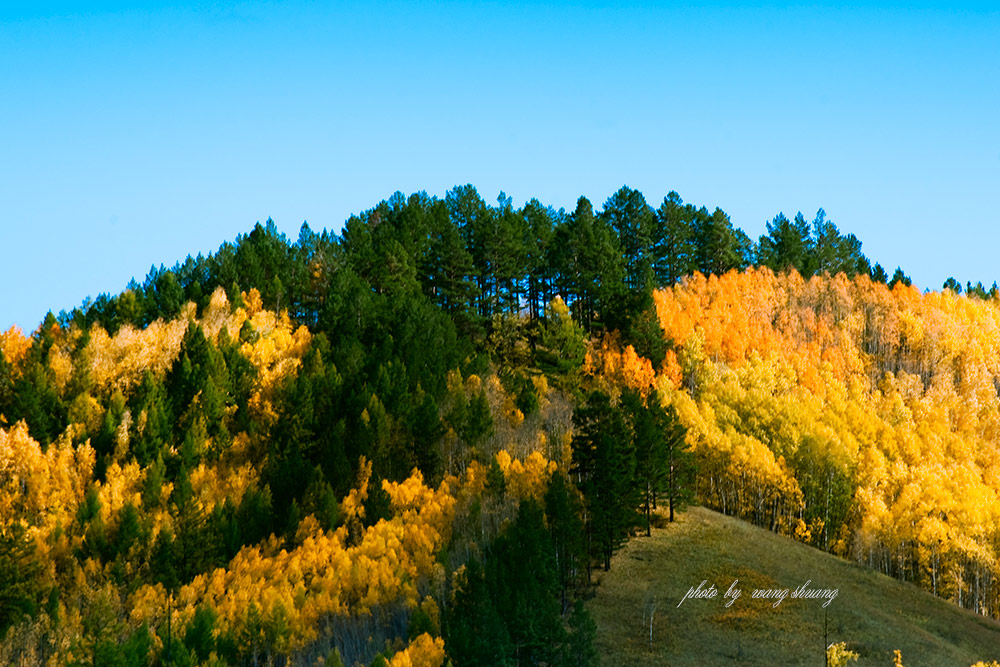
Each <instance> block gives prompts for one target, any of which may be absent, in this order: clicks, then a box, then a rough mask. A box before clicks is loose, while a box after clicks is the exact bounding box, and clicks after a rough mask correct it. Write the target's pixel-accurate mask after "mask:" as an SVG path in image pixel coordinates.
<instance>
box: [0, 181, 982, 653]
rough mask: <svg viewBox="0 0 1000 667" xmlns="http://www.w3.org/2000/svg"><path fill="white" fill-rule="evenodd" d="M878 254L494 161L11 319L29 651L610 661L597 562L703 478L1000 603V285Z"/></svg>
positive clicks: (5, 391) (3, 399)
mask: <svg viewBox="0 0 1000 667" xmlns="http://www.w3.org/2000/svg"><path fill="white" fill-rule="evenodd" d="M860 248H861V246H860V242H859V241H858V240H857V239H856V238H855V237H854V236H853V235H847V236H844V235H842V234H841V233H840V232H839V231H838V230H837V228H836V227H835V226H834V225H832V223H830V222H829V221H827V220H826V218H825V215H824V214H823V212H822V211H820V212H819V214H818V215H817V216H816V218H815V220H814V221H813V222H812V223H808V222H806V220H805V218H804V217H803V216H802V215H801V214H800V215H798V216H796V217H795V219H794V220H793V221H789V220H787V219H786V218H785V217H784V216H783V215H779V216H777V217H776V218H775V219H774V221H773V222H772V223H771V224H770V225H768V233H767V235H765V236H764V237H762V238H761V239H760V240H759V241H758V242H754V241H752V240H751V239H749V238H748V237H747V235H746V234H744V233H743V232H742V231H741V230H739V229H738V228H735V227H734V226H733V225H732V224H731V222H730V220H729V217H728V216H727V215H726V214H725V213H724V212H723V211H722V210H721V209H718V208H716V209H714V211H712V212H709V210H708V208H706V207H695V206H693V205H690V204H685V203H684V202H683V201H682V200H681V199H680V197H679V196H678V195H677V194H676V193H670V194H669V195H667V196H666V197H665V198H664V200H663V202H662V203H661V204H660V205H659V206H658V207H657V208H654V207H652V206H650V205H649V204H647V202H646V200H645V199H644V197H643V196H642V194H641V193H639V192H637V191H635V190H632V189H630V188H627V187H624V188H622V189H621V190H619V191H618V192H616V193H615V194H614V195H612V196H611V197H610V198H609V199H608V200H607V201H606V202H605V204H604V206H603V208H602V209H601V210H599V211H595V209H594V207H593V205H592V204H591V203H590V202H589V201H588V200H587V199H586V198H582V197H581V198H580V200H579V201H578V202H577V204H576V206H575V208H574V210H573V211H572V212H569V213H568V212H566V211H564V210H558V211H557V210H555V209H553V208H552V207H546V206H545V205H543V204H541V203H540V202H538V201H537V200H531V201H529V202H528V203H527V204H525V205H524V206H523V207H521V208H520V209H515V208H514V207H513V205H512V202H511V200H510V198H508V197H506V195H503V194H502V193H501V195H500V197H499V198H498V200H497V202H496V204H495V205H487V204H486V203H485V202H484V201H483V200H482V198H481V197H480V196H479V195H478V193H477V192H476V190H475V189H474V188H473V187H472V186H462V187H457V188H454V189H453V190H451V191H450V192H449V193H448V194H447V196H446V197H445V198H444V199H437V198H433V197H428V196H427V195H426V194H424V193H419V194H415V195H412V196H410V197H405V196H403V195H401V194H399V193H397V194H396V195H394V196H393V197H391V198H390V199H389V200H387V201H385V202H382V203H380V204H379V205H378V206H376V207H375V208H373V209H371V210H369V211H366V212H364V213H362V214H360V215H358V216H354V217H352V218H351V219H350V220H349V221H348V222H347V223H346V225H345V227H344V229H343V231H342V233H341V234H340V235H335V234H332V233H330V232H326V231H324V232H322V233H320V234H317V233H314V232H313V231H312V230H311V229H310V228H309V227H308V226H307V225H303V227H302V230H301V232H300V234H299V237H298V239H297V240H296V241H295V242H291V241H290V240H289V239H287V238H286V237H285V236H284V235H282V234H280V233H279V232H278V231H277V229H276V227H275V226H274V224H273V223H271V222H270V221H269V222H268V223H267V224H263V225H261V224H258V225H257V226H255V227H254V229H253V230H252V231H251V232H250V233H248V234H245V235H242V236H240V237H239V238H237V239H236V241H235V242H234V243H224V244H223V245H222V246H221V247H220V248H219V250H218V252H216V253H213V254H211V255H209V256H198V257H196V258H191V257H189V258H188V259H187V260H186V261H184V262H182V263H179V264H178V265H176V266H175V267H173V268H171V269H166V268H163V267H160V268H158V269H157V268H155V267H154V268H153V269H152V270H151V271H150V273H149V275H148V276H147V277H146V279H145V281H144V282H143V283H141V284H139V283H137V282H135V281H133V282H132V283H131V284H130V285H129V286H128V287H127V288H126V289H125V290H124V291H123V292H121V293H120V294H117V295H100V296H99V297H97V299H95V300H93V301H90V300H88V301H87V302H86V303H84V304H83V306H81V307H80V308H77V309H75V310H73V311H72V312H69V313H65V312H64V313H61V314H60V315H59V316H58V317H55V316H52V315H51V314H50V315H49V316H48V317H47V318H46V320H45V321H44V322H43V323H42V324H41V325H40V326H39V327H38V328H37V329H36V330H35V331H34V332H33V333H32V334H31V335H30V336H25V335H23V334H22V333H21V332H20V331H18V330H16V329H12V330H10V331H8V332H6V333H4V334H2V335H0V509H2V513H0V516H2V526H0V591H2V592H0V633H5V634H4V639H3V641H2V642H0V662H7V663H12V664H17V663H18V662H19V661H20V662H21V663H48V664H53V665H55V664H83V663H87V664H115V665H119V664H125V665H150V664H177V665H186V664H255V665H256V664H261V663H269V662H270V663H275V664H282V663H285V662H291V663H292V664H316V663H317V662H319V661H322V662H324V663H325V664H331V663H332V664H336V662H337V661H338V660H340V661H342V662H344V663H345V664H349V665H353V664H357V663H361V664H373V663H374V664H383V663H389V664H392V665H407V664H413V665H424V664H426V665H440V664H443V662H444V660H445V659H446V656H447V659H450V660H452V661H453V663H454V664H455V665H477V664H549V665H557V664H574V665H578V664H589V663H590V662H591V661H592V660H593V658H594V654H593V646H592V643H591V638H592V635H593V626H592V622H591V621H590V619H589V617H588V615H587V614H586V612H585V610H584V609H583V607H582V606H581V605H580V604H578V601H579V598H580V596H581V592H582V591H583V590H585V587H586V586H587V585H588V584H589V583H590V582H592V581H593V579H594V577H593V571H594V569H595V568H604V569H607V568H608V567H610V564H611V555H612V554H613V552H614V551H615V550H616V549H617V548H619V547H620V545H621V544H622V543H623V542H624V540H626V539H627V538H628V537H629V535H630V534H632V533H634V532H636V531H637V530H645V531H646V532H647V533H648V532H649V526H650V524H651V522H652V521H653V518H654V515H655V511H656V508H657V507H660V506H663V507H664V508H666V510H667V513H668V515H669V516H671V517H672V516H673V513H674V511H675V510H676V509H679V508H682V507H683V506H684V504H685V503H687V502H689V501H690V500H691V499H692V498H693V497H695V494H697V497H698V498H700V499H701V501H702V502H706V503H709V504H713V505H716V506H718V507H720V508H722V509H724V510H725V511H727V512H730V513H734V514H738V515H740V516H743V517H745V518H749V519H751V520H754V521H756V522H758V523H761V524H763V525H767V526H768V527H769V528H772V529H774V530H778V531H784V532H789V533H792V534H795V535H796V536H797V537H799V538H800V539H803V540H806V541H810V542H812V543H814V544H816V545H818V546H821V547H823V548H827V549H830V550H833V551H836V552H838V553H842V554H846V555H853V556H854V557H856V558H858V559H862V560H865V561H866V562H869V563H871V564H872V565H873V566H877V567H880V568H882V569H884V570H886V571H888V572H891V573H893V574H897V575H898V576H901V577H904V578H908V579H913V580H918V581H922V582H925V581H926V582H930V583H929V586H930V587H931V589H932V590H934V591H936V592H938V593H939V594H943V595H946V596H949V597H952V598H955V599H956V601H958V602H960V603H961V604H963V605H969V606H975V607H976V608H977V609H980V610H981V611H984V612H987V613H996V601H995V597H996V596H995V594H994V593H993V592H992V591H993V589H992V586H991V583H992V577H993V569H992V561H991V560H990V559H991V558H992V557H993V546H992V545H993V544H994V542H993V540H994V535H993V532H991V528H990V526H991V525H993V524H992V523H991V522H992V520H993V514H992V510H991V509H990V508H991V505H990V503H991V498H992V495H991V494H993V493H994V492H995V489H996V483H995V477H993V476H992V475H993V472H992V468H990V467H989V465H990V463H991V461H990V457H991V455H990V453H989V452H988V451H986V450H985V449H984V447H983V446H981V445H980V444H978V441H977V440H976V439H977V438H982V439H984V440H988V439H989V438H990V437H991V434H992V433H993V430H992V429H993V426H992V423H993V420H994V417H993V410H994V405H995V403H996V392H997V390H996V389H995V386H994V388H993V389H992V392H993V393H992V394H990V391H988V389H989V388H990V386H991V385H990V383H991V382H994V378H996V373H994V370H993V364H994V363H995V361H996V359H997V357H996V351H995V350H993V348H992V346H991V343H990V341H991V338H990V337H989V335H988V332H987V333H982V332H980V333H977V334H976V336H972V337H970V338H967V339H966V338H963V336H965V331H966V330H968V331H972V330H973V329H975V328H976V327H981V326H987V325H981V324H980V320H982V321H984V322H988V321H992V320H990V318H991V317H992V315H991V313H993V312H994V309H995V305H994V303H993V302H992V301H991V300H989V295H988V293H986V291H985V290H982V289H980V290H978V291H976V290H970V291H969V292H968V293H969V294H970V295H971V296H978V297H980V299H970V298H968V297H965V296H963V297H958V296H956V294H955V293H953V292H944V293H942V294H933V295H920V294H919V293H917V292H916V291H915V290H914V289H912V288H909V287H907V285H908V283H909V280H908V279H907V278H906V277H905V275H904V274H903V272H902V270H900V269H897V271H896V274H895V275H894V276H893V278H892V280H889V279H888V276H887V275H886V273H885V271H884V270H883V269H882V268H881V266H879V265H875V266H874V267H872V266H871V264H870V262H869V260H868V259H867V258H865V257H864V255H863V254H861V249H860ZM755 267H762V268H755ZM768 267H769V268H768ZM774 270H776V271H779V273H778V274H775V273H774V272H773V271H774ZM834 274H835V275H836V277H832V278H831V277H830V276H831V275H834ZM803 275H804V276H816V277H813V278H811V279H806V278H803V277H801V276H803ZM705 276H708V277H707V278H706V277H705ZM887 283H888V286H887ZM970 287H971V286H970ZM890 288H892V289H891V290H890ZM984 298H985V300H984ZM989 326H992V325H989ZM956 327H957V328H956ZM962 327H965V328H964V329H963V328H962ZM977 331H978V330H977ZM983 331H986V330H983ZM989 331H992V329H990V330H989ZM970 341H971V342H970ZM996 386H1000V385H996ZM886 443H891V444H886ZM994 458H995V457H994ZM928 462H936V465H937V467H934V465H930V464H929V463H928ZM937 482H940V484H939V485H938V486H937V487H934V493H937V494H940V497H938V496H933V497H932V496H929V495H927V494H928V493H929V491H928V490H927V488H925V487H927V485H930V484H933V483H937ZM928 488H929V487H928ZM959 488H962V489H965V488H969V489H975V490H976V493H977V494H979V495H977V496H975V499H973V500H969V501H966V500H959V499H958V489H959ZM949 489H950V490H949ZM907 521H909V522H910V523H909V524H907V523H906V522H907ZM934 540H937V541H934ZM529 565H530V568H531V569H532V573H533V575H532V576H530V577H526V576H523V575H524V572H525V571H526V569H529Z"/></svg>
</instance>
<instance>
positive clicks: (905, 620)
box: [588, 507, 1000, 667]
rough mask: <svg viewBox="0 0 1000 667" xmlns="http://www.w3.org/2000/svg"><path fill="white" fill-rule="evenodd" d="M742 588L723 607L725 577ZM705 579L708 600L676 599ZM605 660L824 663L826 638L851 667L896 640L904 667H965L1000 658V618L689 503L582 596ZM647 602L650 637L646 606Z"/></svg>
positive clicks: (877, 656) (885, 651)
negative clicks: (712, 591)
mask: <svg viewBox="0 0 1000 667" xmlns="http://www.w3.org/2000/svg"><path fill="white" fill-rule="evenodd" d="M735 579H738V580H739V583H738V584H737V587H739V588H741V589H742V594H741V596H740V597H739V599H737V600H736V601H735V602H734V603H733V604H732V605H731V606H730V607H726V606H725V603H726V600H724V595H725V594H726V591H727V589H728V588H729V586H730V584H732V582H733V580H735ZM702 580H707V583H706V587H707V586H708V585H709V584H714V585H715V588H716V589H717V590H718V591H719V592H718V596H717V597H716V598H714V599H688V600H686V601H685V602H684V603H683V604H682V605H681V606H680V607H678V606H677V605H678V603H679V602H680V601H681V599H682V598H683V597H684V595H685V593H687V591H688V589H689V588H690V587H692V586H697V585H698V584H699V583H700V582H701V581H702ZM807 580H811V582H812V583H810V584H809V588H810V589H816V588H830V589H834V588H835V589H838V591H839V592H838V595H837V597H836V598H835V599H834V600H833V601H832V602H831V603H830V604H829V605H828V607H827V608H826V609H825V610H824V608H823V606H822V603H823V602H824V600H821V599H819V600H817V599H791V597H789V598H786V599H785V600H784V601H782V602H781V603H780V604H779V605H778V606H777V608H775V607H774V606H773V603H774V601H773V600H762V599H752V598H751V592H752V591H753V590H754V589H755V588H787V589H789V590H790V591H794V590H795V589H796V588H798V587H799V586H800V585H802V584H804V583H805V582H806V581H807ZM588 608H589V609H590V611H591V613H592V614H593V617H594V620H595V621H596V622H597V628H598V648H599V650H600V652H601V656H602V664H603V665H605V667H609V666H617V665H637V666H638V665H658V666H660V665H678V666H680V665H692V666H694V665H698V666H701V665H729V664H742V665H767V666H768V667H778V666H782V665H815V666H817V667H822V665H823V664H824V647H825V644H824V639H823V624H824V616H827V619H826V621H827V624H828V631H829V635H828V637H829V641H830V642H839V641H844V642H847V645H848V648H850V649H851V650H853V651H856V652H857V653H858V654H859V655H860V656H861V657H860V659H859V660H858V662H856V663H851V664H852V665H858V667H864V666H865V665H880V666H885V667H889V666H891V665H892V664H893V662H892V651H893V649H900V650H901V651H902V653H903V664H905V665H906V666H907V667H920V666H921V665H928V666H933V667H945V666H950V665H956V666H958V667H968V666H969V665H971V664H972V663H974V662H976V661H977V660H997V659H1000V623H996V622H993V621H990V620H988V619H985V618H983V617H980V616H977V615H976V614H973V613H971V612H968V611H965V610H962V609H959V608H957V607H955V606H954V605H952V604H949V603H948V602H946V601H944V600H941V599H938V598H935V597H933V596H931V595H930V594H928V593H925V592H923V591H921V590H919V589H917V588H916V587H914V586H911V585H907V584H901V583H899V582H897V581H895V580H893V579H890V578H888V577H885V576H883V575H880V574H877V573H875V572H872V571H869V570H866V569H864V568H862V567H860V566H857V565H854V564H852V563H848V562H846V561H843V560H840V559H838V558H834V557H833V556H830V555H828V554H824V553H822V552H820V551H817V550H816V549H813V548H811V547H807V546H805V545H802V544H799V543H797V542H794V541H792V540H790V539H787V538H783V537H779V536H777V535H774V534H772V533H769V532H767V531H764V530H761V529H759V528H755V527H753V526H751V525H749V524H746V523H744V522H742V521H738V520H736V519H731V518H729V517H725V516H722V515H720V514H717V513H715V512H712V511H710V510H706V509H703V508H699V507H695V508H691V509H690V510H688V511H687V512H686V513H684V514H681V515H679V518H678V521H677V522H676V523H675V524H673V525H670V526H668V527H666V528H660V529H657V530H655V531H654V532H653V536H652V537H649V538H647V537H644V536H643V537H636V538H634V539H633V540H631V541H630V542H629V544H628V545H626V546H625V548H623V549H622V550H621V552H620V553H618V554H617V555H616V556H615V558H614V560H613V561H612V566H611V571H610V572H608V573H602V578H601V581H600V586H598V589H597V596H596V597H595V598H594V599H593V600H591V601H590V602H589V603H588ZM651 611H652V619H653V620H652V641H650V612H651Z"/></svg>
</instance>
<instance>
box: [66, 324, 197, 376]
mask: <svg viewBox="0 0 1000 667" xmlns="http://www.w3.org/2000/svg"><path fill="white" fill-rule="evenodd" d="M190 305H193V304H190ZM187 327H188V320H187V319H185V318H178V319H175V320H172V321H170V322H164V321H163V320H162V319H160V320H156V321H155V322H153V323H151V324H150V325H149V326H148V327H146V328H145V329H136V328H135V327H133V326H132V325H131V324H126V325H125V326H123V327H122V328H121V329H119V330H118V332H117V333H116V334H115V335H114V337H111V336H109V335H108V334H107V332H106V331H105V330H104V329H103V328H101V327H100V326H98V325H94V326H93V327H92V328H91V330H90V342H89V343H88V344H87V348H86V350H85V351H84V356H85V358H87V359H89V360H90V374H91V378H92V379H93V381H94V384H95V385H96V386H97V388H98V389H101V390H104V391H107V392H108V393H111V392H112V391H115V390H118V391H121V392H122V393H123V394H126V395H128V393H129V392H130V391H131V389H133V388H134V387H136V386H138V384H139V383H140V382H141V381H142V375H143V373H145V372H146V371H147V370H148V371H152V372H153V373H154V374H156V375H158V376H163V375H164V374H165V373H166V372H167V369H169V368H170V365H171V364H172V363H173V361H174V359H176V358H177V354H178V353H179V352H180V349H181V341H182V340H183V338H184V332H185V331H187Z"/></svg>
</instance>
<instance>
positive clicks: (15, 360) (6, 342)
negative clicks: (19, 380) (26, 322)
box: [0, 324, 31, 368]
mask: <svg viewBox="0 0 1000 667" xmlns="http://www.w3.org/2000/svg"><path fill="white" fill-rule="evenodd" d="M30 347H31V339H30V338H28V337H27V336H25V335H24V332H22V331H21V327H19V326H17V325H16V324H15V325H12V326H11V328H10V329H7V331H4V332H3V333H0V353H2V354H3V356H4V357H5V358H6V359H7V363H8V364H10V365H11V366H14V367H15V368H16V367H17V366H18V365H19V364H20V363H21V359H23V358H24V355H25V354H27V353H28V348H30Z"/></svg>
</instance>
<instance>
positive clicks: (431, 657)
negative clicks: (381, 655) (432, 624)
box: [389, 632, 445, 667]
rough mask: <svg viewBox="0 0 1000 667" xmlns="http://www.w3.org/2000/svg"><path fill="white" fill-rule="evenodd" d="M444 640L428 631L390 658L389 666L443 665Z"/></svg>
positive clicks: (436, 666) (439, 666)
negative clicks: (432, 635)
mask: <svg viewBox="0 0 1000 667" xmlns="http://www.w3.org/2000/svg"><path fill="white" fill-rule="evenodd" d="M444 659H445V653H444V640H443V639H441V638H440V637H431V636H430V635H429V634H427V633H426V632H425V633H423V634H422V635H419V636H417V637H416V638H415V639H414V640H413V641H411V642H410V645H409V646H407V647H406V648H405V649H403V650H402V651H399V652H398V653H396V654H395V655H393V656H392V658H390V660H389V667H441V665H443V664H444Z"/></svg>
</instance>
